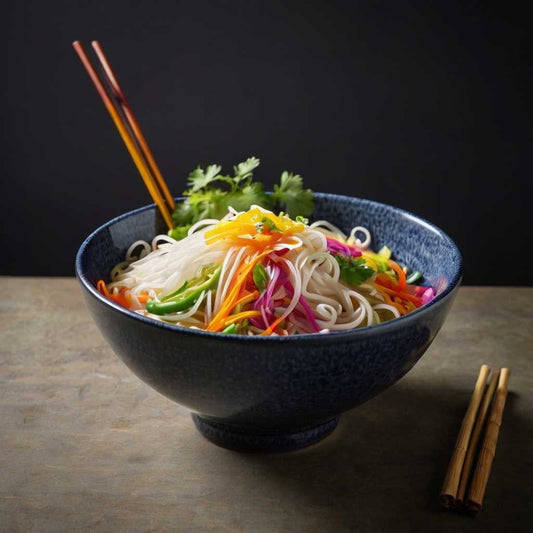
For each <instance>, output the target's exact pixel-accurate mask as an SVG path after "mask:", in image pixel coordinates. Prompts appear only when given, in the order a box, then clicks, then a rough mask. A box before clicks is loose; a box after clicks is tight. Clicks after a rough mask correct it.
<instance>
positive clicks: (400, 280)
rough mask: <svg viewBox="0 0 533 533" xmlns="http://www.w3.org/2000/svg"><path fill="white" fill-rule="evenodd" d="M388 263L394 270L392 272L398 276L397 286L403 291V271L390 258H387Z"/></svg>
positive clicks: (404, 279) (404, 278)
mask: <svg viewBox="0 0 533 533" xmlns="http://www.w3.org/2000/svg"><path fill="white" fill-rule="evenodd" d="M389 265H390V266H391V267H392V270H394V272H396V275H397V276H398V288H399V289H400V290H401V291H403V290H404V289H405V284H406V277H405V272H404V271H403V270H402V269H401V267H400V265H399V264H398V263H396V262H395V261H393V260H392V259H389Z"/></svg>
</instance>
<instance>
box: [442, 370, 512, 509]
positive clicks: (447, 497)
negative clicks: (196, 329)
mask: <svg viewBox="0 0 533 533" xmlns="http://www.w3.org/2000/svg"><path fill="white" fill-rule="evenodd" d="M489 374H490V368H489V367H488V366H487V365H482V366H481V369H480V371H479V375H478V378H477V381H476V386H475V388H474V392H473V393H472V397H471V399H470V403H469V405H468V409H467V410H466V414H465V416H464V419H463V422H462V424H461V429H460V430H459V435H458V437H457V441H456V443H455V449H454V451H453V455H452V458H451V460H450V465H449V467H448V472H447V474H446V479H445V480H444V486H443V487H442V491H441V494H440V500H441V503H442V505H443V506H444V507H446V508H449V509H461V510H466V511H468V512H470V513H472V514H476V513H478V512H479V511H480V510H481V507H482V505H483V498H484V496H485V489H486V488H487V483H488V480H489V475H490V470H491V467H492V461H493V460H494V455H495V452H496V444H497V442H498V434H499V431H500V426H501V423H502V416H503V409H504V407H505V399H506V397H507V384H508V382H509V376H510V374H511V373H510V371H509V369H507V368H502V369H501V370H496V371H495V372H494V373H493V374H492V377H491V379H490V381H489V382H488V383H487V379H488V377H489ZM489 411H490V415H489ZM487 417H488V421H487ZM483 430H484V435H483V441H482V442H481V445H480V446H479V443H480V440H481V436H482V433H483ZM478 448H479V450H478ZM476 456H477V463H476V465H475V469H474V470H472V468H473V466H474V460H475V459H476Z"/></svg>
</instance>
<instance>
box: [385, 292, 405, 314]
mask: <svg viewBox="0 0 533 533" xmlns="http://www.w3.org/2000/svg"><path fill="white" fill-rule="evenodd" d="M381 294H382V295H383V298H385V303H386V304H388V305H392V306H393V307H395V308H396V309H397V310H398V312H399V313H400V315H405V309H404V308H403V307H402V306H401V305H399V304H397V303H396V302H393V301H392V298H391V297H390V296H389V295H388V294H387V293H386V292H383V293H381Z"/></svg>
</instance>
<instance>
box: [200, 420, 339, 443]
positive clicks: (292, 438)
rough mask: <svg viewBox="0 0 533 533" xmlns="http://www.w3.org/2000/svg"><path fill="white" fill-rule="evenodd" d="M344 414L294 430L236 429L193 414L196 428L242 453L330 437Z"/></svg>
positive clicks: (208, 437) (313, 441)
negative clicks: (309, 426) (266, 431)
mask: <svg viewBox="0 0 533 533" xmlns="http://www.w3.org/2000/svg"><path fill="white" fill-rule="evenodd" d="M339 418H340V417H338V416H337V417H335V418H333V419H331V420H329V421H328V422H325V423H323V424H319V425H318V426H314V427H311V428H307V429H304V430H302V431H296V432H294V433H266V434H265V433H253V431H248V430H247V429H246V428H236V427H234V426H229V425H225V424H221V423H220V422H214V421H212V420H208V419H206V418H203V417H202V416H200V415H197V414H196V413H192V419H193V422H194V424H195V426H196V429H197V430H198V431H199V432H200V433H201V434H202V435H203V436H204V437H205V438H207V439H208V440H210V441H211V442H213V443H214V444H217V445H218V446H222V447H223V448H229V449H230V450H236V451H240V452H288V451H290V450H297V449H299V448H303V447H305V446H309V445H310V444H315V443H316V442H319V441H321V440H322V439H324V438H326V437H327V436H328V435H329V434H330V433H331V432H332V431H333V430H334V429H335V428H336V427H337V424H338V423H339Z"/></svg>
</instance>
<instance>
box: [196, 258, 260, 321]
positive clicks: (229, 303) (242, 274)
mask: <svg viewBox="0 0 533 533" xmlns="http://www.w3.org/2000/svg"><path fill="white" fill-rule="evenodd" d="M268 253H270V250H267V251H265V252H263V253H260V254H258V255H256V256H255V257H252V258H250V256H249V257H248V261H245V262H244V263H243V264H241V265H240V266H239V268H238V269H237V271H236V272H235V275H234V278H233V280H232V283H231V285H230V291H229V294H228V296H226V298H225V300H224V302H223V303H222V306H221V308H220V310H219V311H218V313H217V314H216V316H215V317H213V319H212V320H211V322H209V324H208V325H207V328H206V330H207V331H220V330H221V329H223V328H224V322H225V320H226V318H227V317H228V315H229V314H230V312H231V310H232V309H233V308H234V307H235V305H236V302H237V299H238V297H239V293H240V290H241V287H242V286H243V284H244V282H245V281H246V278H247V276H248V274H249V273H250V272H252V270H253V269H254V267H255V265H256V264H257V263H258V261H259V260H260V259H261V258H262V257H263V256H265V255H266V254H268Z"/></svg>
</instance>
